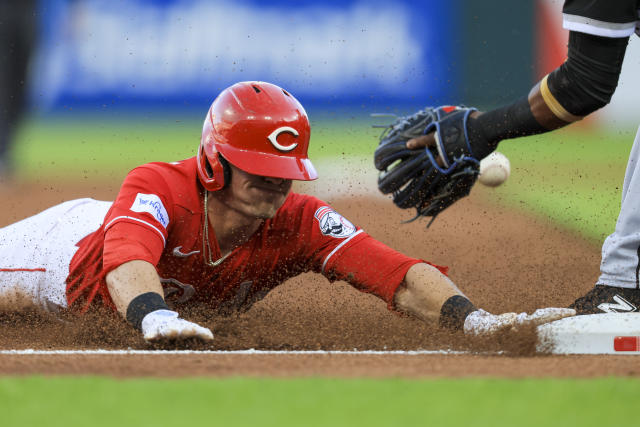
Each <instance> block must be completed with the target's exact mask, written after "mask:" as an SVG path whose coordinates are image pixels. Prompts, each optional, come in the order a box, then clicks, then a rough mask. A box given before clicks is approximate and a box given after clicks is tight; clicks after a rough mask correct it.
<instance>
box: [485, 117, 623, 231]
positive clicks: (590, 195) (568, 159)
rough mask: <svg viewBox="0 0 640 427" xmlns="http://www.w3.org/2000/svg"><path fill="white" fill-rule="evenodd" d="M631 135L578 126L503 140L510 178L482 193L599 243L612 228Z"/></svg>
mask: <svg viewBox="0 0 640 427" xmlns="http://www.w3.org/2000/svg"><path fill="white" fill-rule="evenodd" d="M634 135H635V130H633V131H632V130H627V131H621V132H618V133H606V132H603V131H598V130H589V129H585V128H582V129H566V130H561V131H557V132H553V133H548V134H545V135H539V136H534V137H529V138H522V139H520V140H512V141H503V142H502V143H501V144H500V146H499V148H498V150H499V151H501V152H502V153H504V154H505V155H507V157H509V159H510V161H511V167H512V172H511V178H510V179H509V180H508V181H507V182H506V183H505V184H504V185H503V186H502V187H499V188H498V189H496V190H495V191H491V190H489V191H486V190H485V191H484V193H486V194H487V195H488V196H489V197H493V198H498V197H499V198H500V199H502V200H503V201H504V202H505V203H507V204H508V205H512V206H516V207H520V208H522V209H524V210H527V211H532V212H534V213H537V214H538V215H540V216H543V217H545V218H548V219H549V220H550V221H553V222H558V223H560V224H562V225H564V226H565V227H568V228H570V229H572V230H574V231H577V232H579V233H580V234H582V235H584V236H586V237H587V238H589V239H591V240H593V241H602V240H603V239H604V237H605V236H607V235H608V234H610V233H611V232H612V231H613V229H614V227H615V222H616V219H617V216H618V212H619V210H620V200H621V189H622V181H623V178H624V172H625V168H626V163H627V159H628V156H629V151H630V150H631V145H632V143H633V139H634Z"/></svg>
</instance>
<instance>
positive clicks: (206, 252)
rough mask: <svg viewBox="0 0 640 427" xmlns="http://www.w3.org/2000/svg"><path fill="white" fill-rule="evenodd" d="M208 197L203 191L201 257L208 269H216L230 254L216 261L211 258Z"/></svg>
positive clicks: (205, 191) (207, 193)
mask: <svg viewBox="0 0 640 427" xmlns="http://www.w3.org/2000/svg"><path fill="white" fill-rule="evenodd" d="M208 195H209V192H208V191H207V190H206V189H205V190H204V223H203V224H202V255H203V257H202V258H203V259H204V263H205V264H207V265H208V266H209V267H217V266H219V265H220V264H221V263H222V261H224V260H225V259H226V258H227V257H228V256H229V254H231V252H229V253H228V254H226V255H225V256H223V257H222V258H220V259H217V260H216V261H214V260H213V259H212V258H211V246H210V245H209V217H208V213H209V203H208V202H209V199H208Z"/></svg>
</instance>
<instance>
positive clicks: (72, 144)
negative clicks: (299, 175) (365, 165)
mask: <svg viewBox="0 0 640 427" xmlns="http://www.w3.org/2000/svg"><path fill="white" fill-rule="evenodd" d="M312 125H313V130H312V143H311V148H310V150H309V155H310V156H311V158H312V159H324V158H329V157H334V156H336V155H340V156H347V157H351V156H362V155H367V156H369V155H371V152H372V150H373V147H375V146H376V140H377V139H376V135H378V134H379V130H376V129H372V128H370V124H369V123H365V122H363V121H362V120H348V119H345V120H343V121H341V122H335V121H333V122H326V121H323V122H318V123H315V122H314V123H312ZM201 129H202V122H200V121H199V120H194V119H193V118H188V119H179V120H170V119H166V120H160V119H158V118H154V119H148V118H147V119H145V118H138V119H137V120H136V119H134V118H131V119H129V120H119V121H116V122H114V121H106V122H101V121H98V120H97V118H96V117H94V116H88V117H86V118H84V119H82V120H74V121H69V120H60V119H54V118H49V119H40V120H30V121H28V122H27V123H25V124H24V125H23V126H22V127H21V129H20V132H19V133H18V137H17V141H16V145H15V154H14V157H15V160H16V166H17V169H18V170H19V172H20V174H21V175H22V176H23V177H25V178H33V177H41V176H43V175H44V176H50V177H54V178H59V179H65V178H71V179H76V178H79V177H80V178H84V177H85V176H88V177H90V176H98V177H106V178H112V177H114V178H115V177H124V174H126V172H127V171H129V170H131V169H132V168H134V167H135V166H138V165H140V164H143V163H147V162H151V161H174V160H179V159H184V158H187V157H191V156H194V155H195V152H196V149H197V147H198V144H199V143H200V133H201Z"/></svg>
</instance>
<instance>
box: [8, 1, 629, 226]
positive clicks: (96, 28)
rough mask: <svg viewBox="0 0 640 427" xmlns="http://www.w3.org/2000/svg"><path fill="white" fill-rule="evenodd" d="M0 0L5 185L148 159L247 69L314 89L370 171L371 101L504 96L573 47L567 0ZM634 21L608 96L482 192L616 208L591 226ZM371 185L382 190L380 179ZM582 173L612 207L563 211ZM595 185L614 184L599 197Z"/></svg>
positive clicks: (180, 151)
mask: <svg viewBox="0 0 640 427" xmlns="http://www.w3.org/2000/svg"><path fill="white" fill-rule="evenodd" d="M0 5H1V6H0V23H1V25H0V31H1V33H0V40H2V43H3V46H4V47H3V52H2V53H1V54H2V57H1V58H0V59H1V64H0V67H1V68H0V70H1V74H2V75H3V76H4V81H5V83H2V86H3V88H2V89H0V90H2V91H3V92H2V94H3V96H2V97H3V99H5V101H0V102H4V103H3V104H1V106H2V112H3V124H0V126H2V128H0V130H2V144H3V145H2V147H4V148H2V150H4V151H1V152H0V157H1V160H0V162H1V163H0V165H1V166H0V176H1V180H2V182H4V185H5V186H11V185H14V184H15V183H16V182H23V181H34V180H35V181H42V180H45V181H47V182H60V183H65V182H68V181H74V182H81V181H87V180H98V179H105V180H113V181H115V182H119V181H121V179H122V178H123V176H124V174H125V173H126V171H127V170H129V169H130V168H132V167H134V166H136V165H137V164H140V163H145V162H148V161H155V160H161V161H168V160H176V159H179V158H185V157H189V156H191V155H193V154H194V153H195V149H196V146H197V144H198V143H199V138H200V130H201V124H202V120H203V118H204V114H205V112H206V110H207V108H208V106H209V104H210V103H211V101H212V100H213V98H214V97H215V96H216V94H217V93H218V92H219V91H220V90H222V89H224V88H225V87H227V86H229V85H231V84H233V83H234V82H237V81H242V80H265V81H269V82H273V83H276V84H278V85H280V86H282V87H284V88H286V89H287V90H289V91H290V92H292V93H293V94H294V95H295V96H296V97H297V98H298V99H299V100H300V101H301V102H302V103H303V105H304V106H305V107H306V108H307V111H308V112H309V115H310V118H311V121H312V145H311V153H310V154H311V156H312V159H314V161H316V162H318V165H319V169H320V172H321V174H322V173H323V172H324V176H327V175H332V174H335V173H339V172H338V171H336V169H345V168H350V169H352V170H353V169H354V168H353V165H354V164H356V165H359V166H358V167H361V169H362V170H363V171H365V170H367V171H369V170H370V169H372V166H371V160H370V157H371V153H372V151H373V149H374V148H375V146H376V144H377V135H378V133H379V130H373V129H371V125H372V124H374V123H377V124H380V119H376V120H374V119H372V118H370V114H371V113H381V112H382V113H384V112H389V113H395V114H406V113H410V112H412V111H413V110H415V109H417V108H420V107H423V106H425V105H439V104H444V103H448V104H451V103H454V104H457V103H464V104H466V105H472V106H477V107H479V108H481V109H487V108H491V107H495V106H498V105H501V104H504V103H506V102H509V101H511V100H513V99H515V98H517V97H520V96H522V95H524V94H525V93H527V92H528V90H529V89H530V87H531V86H532V85H533V84H534V83H535V82H536V81H538V80H539V79H540V78H541V77H542V76H543V75H545V74H546V73H547V72H549V71H550V70H552V69H554V68H555V67H556V66H558V65H559V64H560V63H562V62H563V61H564V59H565V55H566V40H567V33H566V32H564V31H563V30H562V28H561V23H562V17H561V6H562V1H556V0H531V1H521V2H513V1H509V0H487V1H483V2H476V1H471V0H449V1H438V0H430V1H421V2H415V1H409V0H394V1H375V0H374V1H362V0H356V1H352V0H342V1H324V2H318V1H317V0H316V1H309V0H298V1H283V0H274V1H270V2H268V3H267V2H260V1H257V0H256V1H252V0H234V1H207V0H127V1H124V0H29V1H27V0H21V1H19V2H18V1H10V0H0ZM636 39H637V37H635V36H633V37H632V42H631V44H630V46H629V50H628V53H627V57H626V60H625V65H624V71H623V76H622V79H621V83H620V87H619V89H618V91H617V92H616V95H615V96H614V98H613V101H612V103H611V105H610V106H608V107H607V108H605V109H604V110H603V111H602V112H601V113H598V114H596V115H595V117H593V118H589V119H588V120H585V121H584V122H583V123H580V124H578V125H574V126H572V127H571V128H570V129H568V130H566V131H561V132H556V133H554V134H550V135H546V136H542V137H534V138H525V139H522V140H519V141H518V142H509V143H503V144H501V146H500V151H503V152H504V153H505V154H507V155H508V156H509V157H510V158H511V160H512V166H513V168H514V170H513V177H512V179H510V181H509V182H508V184H505V186H503V187H501V188H500V189H499V190H496V191H494V192H492V193H490V194H489V193H488V194H487V197H489V198H491V197H493V198H497V199H496V200H498V199H499V200H504V201H505V203H510V204H512V205H518V204H519V203H526V204H528V205H532V206H534V208H535V209H537V210H538V211H539V212H540V213H542V214H545V215H552V216H553V217H554V218H559V219H558V220H559V221H561V222H564V223H567V224H571V223H574V222H576V220H577V221H578V222H580V221H582V222H584V221H588V220H589V218H591V217H592V216H593V215H598V219H597V220H594V222H602V221H601V220H602V218H601V217H604V218H607V219H606V221H608V222H606V226H605V228H603V229H598V230H597V231H595V232H594V233H595V235H596V236H599V235H600V234H602V233H604V232H605V231H606V230H608V228H606V227H611V221H615V214H616V213H617V205H618V203H619V190H617V189H616V190H614V189H615V188H617V187H619V186H620V185H621V182H622V176H623V173H624V167H625V162H626V158H627V155H628V152H629V149H630V146H631V142H632V140H633V136H634V134H635V129H636V127H637V124H638V122H640V114H639V113H638V109H637V108H636V102H637V96H638V94H639V93H640V87H639V86H640V80H638V79H637V78H634V76H638V75H640V52H638V50H640V48H639V47H638V44H639V43H638V41H637V40H636ZM7 100H8V101H7ZM382 123H384V121H383V122H382ZM336 158H340V159H342V160H344V162H338V163H336V162H335V159H336ZM345 162H349V163H345ZM336 164H338V166H336ZM594 170H595V171H596V172H594ZM519 171H520V172H519ZM371 172H372V171H371ZM522 172H526V173H522ZM577 176H579V177H580V178H579V181H580V182H577V181H576V180H577V178H576V177H577ZM523 180H524V181H523ZM60 185H63V184H60ZM366 185H367V186H370V187H371V188H372V190H373V191H375V180H373V182H372V183H367V184H366ZM580 186H584V188H585V190H584V192H585V194H586V195H585V196H584V197H587V198H586V199H584V200H583V202H582V204H583V205H589V204H594V203H595V204H597V205H598V206H600V210H602V209H604V211H603V212H600V211H598V212H597V213H596V214H592V213H589V214H585V215H584V216H585V218H582V217H580V218H578V219H576V217H574V216H571V215H569V216H567V215H566V214H563V213H562V212H563V211H567V210H569V211H583V210H584V209H585V208H584V206H575V205H571V206H569V207H567V206H566V205H562V206H561V207H560V208H558V209H556V210H557V212H555V211H554V209H555V208H554V206H556V204H557V203H566V200H567V199H569V200H572V201H573V202H572V203H575V201H576V200H582V199H581V197H583V196H582V192H576V193H573V191H574V189H575V188H577V187H580ZM474 191H475V190H474ZM567 191H569V192H570V194H568V193H567ZM575 191H577V190H575ZM616 191H618V192H617V193H616ZM530 193H531V194H534V193H535V197H534V198H533V199H531V200H530V199H529V196H530V195H531V194H530ZM595 193H597V194H602V195H601V196H598V197H604V199H603V200H600V199H597V200H596V201H595V202H594V200H593V197H594V196H593V194H595ZM567 196H570V197H567ZM531 197H533V196H531ZM540 199H543V200H542V201H541V200H540ZM544 199H551V200H552V201H551V202H547V201H545V200H544ZM541 204H542V205H541ZM545 204H549V206H547V207H545V206H544V205H545ZM563 215H564V216H563ZM610 217H613V219H611V218H610Z"/></svg>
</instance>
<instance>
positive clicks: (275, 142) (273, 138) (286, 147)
mask: <svg viewBox="0 0 640 427" xmlns="http://www.w3.org/2000/svg"><path fill="white" fill-rule="evenodd" d="M282 132H291V133H292V134H293V136H296V137H297V136H298V131H297V130H295V129H294V128H292V127H289V126H282V127H280V128H278V129H276V130H274V131H273V132H271V135H269V136H268V137H267V138H268V139H269V141H270V142H271V144H273V146H274V147H276V148H277V149H278V150H280V151H291V150H293V149H294V148H296V147H297V146H298V143H297V142H294V143H293V144H291V145H282V144H280V143H278V140H277V138H278V135H280V134H281V133H282Z"/></svg>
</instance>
